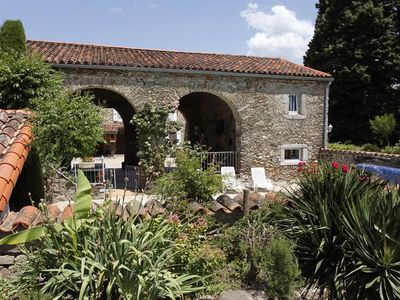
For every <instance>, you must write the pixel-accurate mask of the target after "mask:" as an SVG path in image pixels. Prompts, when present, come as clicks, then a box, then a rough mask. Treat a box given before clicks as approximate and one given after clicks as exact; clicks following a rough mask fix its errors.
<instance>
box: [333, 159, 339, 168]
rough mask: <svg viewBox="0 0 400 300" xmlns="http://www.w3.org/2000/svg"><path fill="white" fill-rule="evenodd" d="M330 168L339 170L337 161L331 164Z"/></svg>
mask: <svg viewBox="0 0 400 300" xmlns="http://www.w3.org/2000/svg"><path fill="white" fill-rule="evenodd" d="M332 168H334V169H339V163H338V162H337V161H333V162H332Z"/></svg>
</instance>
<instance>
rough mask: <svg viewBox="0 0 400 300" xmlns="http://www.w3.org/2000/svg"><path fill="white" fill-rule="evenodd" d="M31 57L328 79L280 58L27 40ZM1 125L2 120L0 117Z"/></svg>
mask: <svg viewBox="0 0 400 300" xmlns="http://www.w3.org/2000/svg"><path fill="white" fill-rule="evenodd" d="M27 46H28V47H29V49H30V50H31V52H32V53H35V54H39V55H40V56H42V58H43V59H44V60H45V61H46V62H48V63H51V64H57V65H82V66H83V65H84V66H114V67H122V68H123V67H131V68H148V69H154V68H160V69H170V70H194V71H212V72H228V73H242V74H261V75H281V76H298V77H316V78H331V75H330V74H328V73H325V72H321V71H318V70H314V69H311V68H308V67H305V66H303V65H299V64H295V63H292V62H289V61H287V60H284V59H281V58H269V57H255V56H244V55H231V54H214V53H196V52H181V51H170V50H154V49H140V48H128V47H117V46H103V45H88V44H77V43H66V42H49V41H34V40H28V41H27ZM0 121H1V116H0Z"/></svg>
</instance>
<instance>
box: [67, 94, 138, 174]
mask: <svg viewBox="0 0 400 300" xmlns="http://www.w3.org/2000/svg"><path fill="white" fill-rule="evenodd" d="M74 92H79V93H85V92H87V93H89V94H92V95H93V96H94V102H95V104H98V105H100V106H102V107H105V108H113V109H115V110H116V111H117V112H118V114H119V115H120V116H121V118H122V121H123V142H122V146H121V147H122V149H123V153H124V155H125V158H124V163H123V167H124V166H125V165H135V166H137V165H138V158H137V150H138V145H137V139H136V130H135V127H134V125H133V124H131V122H130V121H131V120H132V117H133V115H134V114H135V113H136V109H135V107H134V106H133V105H132V103H131V101H129V100H128V99H127V97H125V95H123V94H122V93H120V92H119V91H116V90H115V89H112V88H108V87H102V86H81V87H79V88H75V89H74Z"/></svg>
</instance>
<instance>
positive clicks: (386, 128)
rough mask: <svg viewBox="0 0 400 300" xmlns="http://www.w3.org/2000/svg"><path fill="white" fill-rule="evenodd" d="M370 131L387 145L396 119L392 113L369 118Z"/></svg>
mask: <svg viewBox="0 0 400 300" xmlns="http://www.w3.org/2000/svg"><path fill="white" fill-rule="evenodd" d="M369 125H370V126H371V130H372V132H373V133H374V134H375V135H376V137H377V138H378V139H379V140H380V141H381V142H382V144H383V143H384V142H386V143H387V145H388V146H389V144H390V143H389V137H390V136H391V135H392V133H393V131H394V129H395V128H396V119H395V118H394V114H384V115H382V116H376V117H375V118H374V119H372V120H369Z"/></svg>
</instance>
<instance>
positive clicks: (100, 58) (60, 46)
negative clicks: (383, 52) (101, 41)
mask: <svg viewBox="0 0 400 300" xmlns="http://www.w3.org/2000/svg"><path fill="white" fill-rule="evenodd" d="M27 46H28V47H29V49H30V50H31V51H32V52H33V53H36V54H39V55H40V56H42V58H43V59H44V60H45V61H46V62H48V63H51V64H57V65H80V66H109V67H121V68H123V67H130V68H144V69H170V70H192V71H211V72H228V73H238V74H239V73H241V74H259V75H281V76H299V77H316V78H331V76H330V74H327V73H324V72H321V71H318V70H314V69H311V68H308V67H305V66H303V65H298V64H295V63H292V62H289V61H287V60H284V59H280V58H268V57H255V56H244V55H230V54H213V53H195V52H180V51H168V50H153V49H140V48H128V47H116V46H102V45H86V44H77V43H66V42H49V41H33V40H28V41H27Z"/></svg>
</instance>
